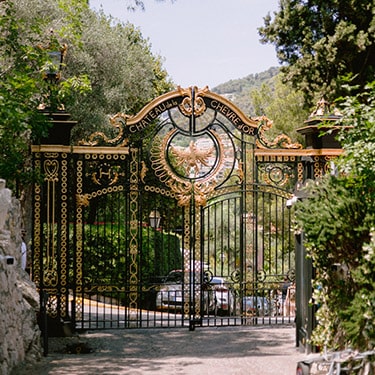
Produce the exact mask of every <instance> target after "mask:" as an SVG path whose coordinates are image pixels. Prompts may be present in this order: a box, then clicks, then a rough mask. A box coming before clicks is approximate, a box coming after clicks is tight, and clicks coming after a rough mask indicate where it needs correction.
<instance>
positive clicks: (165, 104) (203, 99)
mask: <svg viewBox="0 0 375 375" xmlns="http://www.w3.org/2000/svg"><path fill="white" fill-rule="evenodd" d="M175 107H179V109H180V111H181V112H182V114H184V115H185V116H187V117H189V116H196V117H199V116H200V115H202V114H203V113H204V112H205V111H206V110H207V109H208V108H211V109H213V110H215V111H217V112H219V113H221V114H222V115H223V116H224V117H225V118H227V119H228V121H230V122H231V123H232V124H233V125H234V126H235V127H236V128H237V129H238V130H239V131H241V132H243V133H245V134H248V135H256V132H257V128H258V125H259V123H258V121H256V120H253V119H251V118H249V117H247V116H246V115H245V114H244V113H243V112H242V111H241V110H240V109H239V108H238V107H237V106H235V105H234V104H233V103H232V102H230V101H229V100H227V99H225V98H224V97H222V96H220V95H218V94H215V93H213V92H211V91H210V90H209V89H208V87H207V86H206V87H205V88H203V89H198V88H197V87H196V86H194V87H189V88H187V89H183V88H181V87H178V88H177V89H176V90H174V91H171V92H168V93H166V94H164V95H161V96H159V97H158V98H156V99H154V100H152V101H151V102H150V103H148V104H147V105H146V106H145V107H143V109H142V110H141V111H140V112H139V113H138V114H137V115H135V116H132V117H130V116H128V115H125V114H123V113H118V114H117V115H115V116H114V117H113V120H116V119H119V118H122V119H125V120H126V125H127V130H128V131H129V132H130V133H136V132H139V131H142V130H144V129H146V128H147V127H148V126H149V125H150V124H151V123H152V121H153V120H155V119H156V118H157V117H158V116H160V115H161V114H162V113H163V112H165V111H167V110H169V109H172V108H175Z"/></svg>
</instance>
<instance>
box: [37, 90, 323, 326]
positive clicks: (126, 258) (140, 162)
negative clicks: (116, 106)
mask: <svg viewBox="0 0 375 375" xmlns="http://www.w3.org/2000/svg"><path fill="white" fill-rule="evenodd" d="M110 125H111V129H109V131H108V134H107V133H106V132H95V133H93V134H91V135H90V137H88V139H84V140H82V141H81V142H80V143H79V144H78V145H73V146H68V145H44V144H42V145H34V146H33V149H32V151H33V163H34V168H35V169H39V170H41V171H42V173H43V175H44V181H43V183H40V184H36V185H35V186H34V204H33V217H34V227H33V261H32V270H31V271H32V278H33V280H34V281H35V282H36V284H37V286H38V288H39V290H40V291H41V295H42V296H45V298H44V299H43V301H44V302H43V309H45V311H46V312H47V314H48V317H49V318H50V319H51V320H52V321H57V322H65V323H68V324H71V325H72V326H73V328H76V329H100V328H131V327H146V328H148V327H150V328H151V327H180V326H181V327H184V326H186V327H189V328H190V329H192V330H193V329H194V328H195V327H196V326H208V325H239V324H275V323H285V322H293V320H294V312H293V300H292V299H290V300H289V302H288V301H287V300H286V299H285V298H286V295H285V294H283V282H284V279H285V278H286V279H287V280H286V281H287V282H288V283H289V284H292V283H293V281H294V277H295V275H294V273H295V271H294V270H295V254H294V236H293V232H292V230H291V227H292V222H291V213H290V210H288V209H287V206H286V201H287V200H288V199H289V198H290V197H291V195H292V192H293V189H294V186H295V185H296V183H297V182H298V181H303V180H304V178H305V177H306V176H305V173H306V168H304V161H303V157H304V155H306V152H304V151H305V150H302V149H301V146H300V145H299V144H293V143H292V142H291V140H290V139H289V138H288V137H286V136H285V135H282V136H279V137H278V138H277V139H275V140H273V141H269V140H268V139H267V137H266V131H267V130H268V128H269V127H270V126H271V122H270V121H269V120H268V119H267V118H266V117H259V118H249V117H246V116H245V115H244V114H243V113H242V112H241V111H240V110H239V109H238V108H237V107H236V106H235V105H234V104H233V103H231V102H230V101H228V100H227V99H225V98H224V97H221V96H219V95H217V94H215V93H213V92H211V91H209V90H208V88H204V89H198V88H196V87H190V88H188V89H182V88H178V89H177V90H175V91H172V92H170V93H167V94H164V95H162V96H160V97H159V98H157V99H155V100H153V101H151V102H150V103H149V104H148V105H146V106H145V107H144V108H143V109H142V110H141V111H140V112H139V113H138V114H137V115H136V116H133V117H130V116H127V115H125V114H122V113H119V114H117V115H115V116H114V117H112V118H111V120H110ZM109 134H110V135H109ZM324 165H325V162H324V163H322V161H321V159H320V157H319V156H317V157H316V159H315V162H314V168H316V171H315V172H314V173H321V172H320V171H321V169H322V168H324ZM290 290H292V288H290Z"/></svg>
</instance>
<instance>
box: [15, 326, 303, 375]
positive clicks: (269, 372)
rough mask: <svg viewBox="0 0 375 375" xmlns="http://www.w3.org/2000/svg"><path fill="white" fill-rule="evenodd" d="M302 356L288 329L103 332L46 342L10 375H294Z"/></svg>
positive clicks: (224, 328) (278, 327) (236, 328)
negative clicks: (43, 351) (42, 352)
mask: <svg viewBox="0 0 375 375" xmlns="http://www.w3.org/2000/svg"><path fill="white" fill-rule="evenodd" d="M77 348H78V351H79V350H81V351H87V352H89V353H87V354H82V353H80V354H69V353H67V351H69V350H70V351H73V352H76V351H77ZM304 357H305V355H304V353H301V352H300V351H299V349H298V348H296V347H295V328H294V327H292V326H274V327H269V326H268V327H254V326H245V327H219V328H215V327H207V328H199V327H197V328H196V329H195V331H189V330H188V329H181V328H179V329H170V328H169V329H130V330H106V331H92V332H86V333H85V334H81V335H79V337H74V338H50V340H49V355H48V356H47V357H44V358H43V359H42V361H41V362H39V363H37V364H36V365H34V366H26V367H25V366H24V367H23V368H21V369H18V370H17V371H15V372H14V373H13V374H12V375H20V374H28V375H34V374H35V375H47V374H48V375H93V374H100V375H115V374H116V375H117V374H121V375H122V374H129V375H130V374H131V375H140V374H152V375H154V374H156V375H159V374H160V375H162V374H163V375H167V374H173V375H175V374H177V375H200V374H204V375H245V374H246V375H275V374H276V375H294V374H295V373H296V370H295V369H296V363H297V361H298V360H299V359H302V358H304Z"/></svg>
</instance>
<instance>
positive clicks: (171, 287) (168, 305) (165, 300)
mask: <svg viewBox="0 0 375 375" xmlns="http://www.w3.org/2000/svg"><path fill="white" fill-rule="evenodd" d="M201 290H202V291H201V294H202V297H203V299H202V301H203V306H202V308H203V314H209V313H211V312H213V311H215V309H216V301H215V297H214V295H213V294H214V293H213V291H212V289H211V288H210V287H209V285H207V284H206V283H204V284H203V285H202V288H201ZM190 293H191V294H192V293H193V288H191V290H190ZM183 294H184V293H183V272H182V271H181V270H173V271H171V272H170V273H169V274H168V276H167V277H166V278H165V280H164V283H163V284H162V285H160V287H159V290H158V292H157V294H156V309H157V310H164V311H172V312H177V311H182V310H183V309H184V306H183V304H184V296H183ZM185 298H186V296H185Z"/></svg>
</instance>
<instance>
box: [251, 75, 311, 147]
mask: <svg viewBox="0 0 375 375" xmlns="http://www.w3.org/2000/svg"><path fill="white" fill-rule="evenodd" d="M282 77H283V75H282V74H281V73H280V74H278V75H277V76H275V77H274V79H273V81H272V82H271V84H270V83H263V84H262V85H261V87H260V88H259V89H253V90H252V91H250V98H251V103H252V105H253V107H254V112H255V113H254V115H255V116H262V115H266V116H267V117H268V118H269V119H271V120H272V121H273V128H272V129H271V130H270V131H269V132H268V131H267V134H266V135H267V137H268V138H269V139H274V138H275V137H276V136H278V135H279V134H280V133H284V134H286V135H288V136H289V137H290V138H291V139H292V141H298V142H300V143H301V142H302V141H303V140H302V137H301V135H299V134H298V133H297V132H296V130H297V129H298V128H300V127H302V126H303V122H304V121H305V120H306V119H307V118H308V116H309V112H308V111H307V110H306V109H305V108H304V101H303V94H302V92H300V91H297V90H295V89H293V88H292V87H291V85H290V83H288V82H287V83H283V82H282V81H283V78H282Z"/></svg>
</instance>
